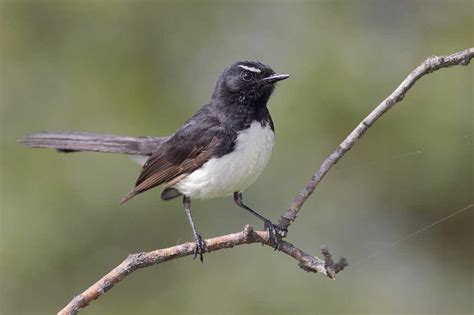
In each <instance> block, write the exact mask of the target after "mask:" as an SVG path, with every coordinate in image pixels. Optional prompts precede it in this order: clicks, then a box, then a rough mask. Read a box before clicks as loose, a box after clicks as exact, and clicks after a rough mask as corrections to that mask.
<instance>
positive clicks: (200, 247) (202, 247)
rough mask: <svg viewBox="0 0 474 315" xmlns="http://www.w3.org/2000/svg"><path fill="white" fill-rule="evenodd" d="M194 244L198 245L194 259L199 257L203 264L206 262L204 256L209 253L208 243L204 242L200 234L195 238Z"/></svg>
mask: <svg viewBox="0 0 474 315" xmlns="http://www.w3.org/2000/svg"><path fill="white" fill-rule="evenodd" d="M194 243H195V244H196V248H195V249H194V257H193V259H196V257H197V256H198V255H199V260H200V261H201V263H202V262H203V261H204V257H203V255H204V253H205V252H209V249H208V248H207V245H206V242H205V241H203V240H202V238H201V235H199V234H196V235H195V236H194Z"/></svg>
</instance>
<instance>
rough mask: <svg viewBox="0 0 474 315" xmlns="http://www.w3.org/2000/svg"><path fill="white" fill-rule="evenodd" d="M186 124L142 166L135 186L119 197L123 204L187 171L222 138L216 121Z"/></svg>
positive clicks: (207, 154)
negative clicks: (121, 197) (122, 196)
mask: <svg viewBox="0 0 474 315" xmlns="http://www.w3.org/2000/svg"><path fill="white" fill-rule="evenodd" d="M205 119H206V121H205V123H202V124H200V123H193V124H185V125H183V127H181V129H180V130H178V132H177V133H175V134H174V135H173V136H172V137H171V138H170V139H169V140H168V141H166V142H165V143H164V144H163V145H162V146H161V147H160V148H159V150H158V151H157V152H155V153H154V154H152V155H151V157H150V158H149V159H148V161H147V162H146V163H145V164H144V165H143V167H142V170H141V172H140V175H139V177H138V179H137V181H136V183H135V187H134V188H133V189H132V190H131V191H130V192H129V193H128V194H127V195H126V196H125V197H124V198H123V199H122V201H121V202H120V203H124V202H126V201H127V200H129V199H131V198H133V197H134V196H136V195H138V194H140V193H142V192H144V191H146V190H149V189H151V188H153V187H156V186H158V185H161V184H163V183H167V182H171V181H173V180H174V179H176V178H178V177H181V179H182V178H184V177H185V176H186V175H187V174H190V173H192V172H193V171H194V170H196V169H198V168H199V167H201V166H202V165H203V164H204V163H205V162H207V161H208V160H209V159H210V157H211V154H212V152H213V150H214V149H215V148H216V147H217V146H218V145H219V143H220V142H221V140H222V134H221V130H220V125H219V123H218V122H216V121H209V118H205Z"/></svg>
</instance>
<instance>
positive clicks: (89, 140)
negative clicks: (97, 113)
mask: <svg viewBox="0 0 474 315" xmlns="http://www.w3.org/2000/svg"><path fill="white" fill-rule="evenodd" d="M166 139H167V137H122V136H115V135H108V134H97V133H89V132H77V131H45V132H39V133H33V134H30V135H26V136H24V137H23V138H21V139H20V140H18V142H19V143H21V144H23V145H25V146H27V147H33V148H53V149H56V150H58V151H60V152H78V151H93V152H109V153H122V154H134V155H150V154H152V153H153V152H154V151H156V149H157V148H158V147H159V146H160V144H161V143H163V142H164V141H166Z"/></svg>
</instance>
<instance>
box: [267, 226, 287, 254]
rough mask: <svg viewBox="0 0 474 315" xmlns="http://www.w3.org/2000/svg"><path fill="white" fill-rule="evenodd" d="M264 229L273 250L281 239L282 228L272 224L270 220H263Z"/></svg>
mask: <svg viewBox="0 0 474 315" xmlns="http://www.w3.org/2000/svg"><path fill="white" fill-rule="evenodd" d="M264 222H265V223H264V227H265V230H266V231H267V232H268V241H269V242H270V244H272V245H273V248H274V249H275V250H277V249H278V245H279V244H280V241H281V235H282V232H283V231H282V230H280V228H278V226H276V225H275V224H273V223H272V222H271V221H270V220H266V221H264Z"/></svg>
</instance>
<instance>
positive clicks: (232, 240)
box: [58, 225, 347, 315]
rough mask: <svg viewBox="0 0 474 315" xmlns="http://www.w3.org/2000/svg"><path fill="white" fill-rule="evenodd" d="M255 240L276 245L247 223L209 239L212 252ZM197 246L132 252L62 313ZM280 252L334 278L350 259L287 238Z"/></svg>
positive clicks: (61, 314) (76, 309)
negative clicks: (335, 259) (315, 251)
mask: <svg viewBox="0 0 474 315" xmlns="http://www.w3.org/2000/svg"><path fill="white" fill-rule="evenodd" d="M254 243H261V244H264V245H267V246H269V247H271V248H273V245H272V244H270V243H269V242H268V232H266V231H254V230H253V228H252V227H251V226H250V225H246V226H245V228H244V229H243V231H241V232H239V233H233V234H228V235H223V236H219V237H216V238H211V239H207V240H206V245H207V247H208V249H209V251H217V250H220V249H224V248H232V247H234V246H239V245H243V244H254ZM195 247H196V244H195V243H194V242H191V243H184V244H181V245H177V246H173V247H169V248H165V249H158V250H154V251H151V252H142V253H137V254H131V255H129V256H128V257H127V258H126V259H125V260H124V261H123V262H122V263H121V264H120V265H118V266H117V267H115V268H114V269H113V270H112V271H110V272H109V273H108V274H106V275H105V276H103V277H102V278H101V279H100V280H99V281H97V282H96V283H94V284H93V285H92V286H90V287H89V288H88V289H86V290H85V291H84V292H82V293H81V294H79V295H78V296H76V297H74V299H73V300H72V301H71V302H69V304H68V305H67V306H66V307H64V308H63V309H62V310H61V311H60V312H59V313H58V314H59V315H69V314H77V312H79V310H81V309H82V308H84V307H86V306H87V305H89V303H90V302H92V301H93V300H95V299H97V298H98V297H99V296H101V295H102V294H104V293H105V292H107V291H108V290H110V289H111V288H112V287H113V286H114V285H116V284H117V283H118V282H120V281H122V280H123V278H125V277H126V276H127V275H129V274H130V273H132V272H133V271H135V270H137V269H140V268H145V267H149V266H153V265H158V264H160V263H163V262H166V261H168V260H172V259H177V258H181V257H184V256H190V255H194V249H195ZM278 251H280V252H282V253H285V254H287V255H288V256H291V257H293V258H294V259H296V260H297V261H298V262H299V264H298V266H299V267H300V268H302V269H303V270H305V271H308V272H319V273H322V274H324V275H326V276H328V277H329V278H331V279H334V277H335V275H336V273H338V272H340V271H342V270H343V269H344V267H346V266H347V262H346V260H345V259H344V258H341V260H340V261H339V262H338V263H334V262H333V261H332V259H331V254H329V251H328V250H327V248H326V247H324V246H323V247H321V253H322V254H323V256H324V258H325V259H324V260H322V259H320V258H317V257H314V256H312V255H310V254H307V253H305V252H304V251H302V250H301V249H298V248H296V247H295V246H293V244H291V243H288V242H286V241H283V240H282V241H281V243H280V244H279V246H278Z"/></svg>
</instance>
